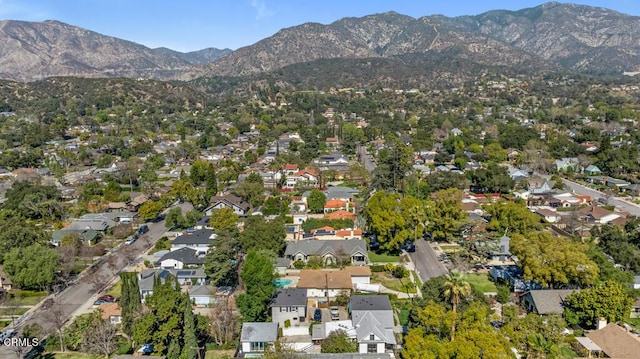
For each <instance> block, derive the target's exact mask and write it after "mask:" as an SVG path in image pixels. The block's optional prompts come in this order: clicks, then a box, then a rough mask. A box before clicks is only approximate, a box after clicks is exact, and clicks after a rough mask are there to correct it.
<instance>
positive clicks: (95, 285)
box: [89, 273, 106, 293]
mask: <svg viewBox="0 0 640 359" xmlns="http://www.w3.org/2000/svg"><path fill="white" fill-rule="evenodd" d="M89 284H90V285H91V291H93V292H95V293H97V292H98V291H100V289H102V287H103V286H104V285H105V284H106V283H105V280H104V277H103V276H102V275H101V274H99V273H95V274H92V275H91V277H90V278H89Z"/></svg>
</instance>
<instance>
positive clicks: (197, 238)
mask: <svg viewBox="0 0 640 359" xmlns="http://www.w3.org/2000/svg"><path fill="white" fill-rule="evenodd" d="M216 237H217V235H216V234H215V233H214V232H213V230H212V229H198V230H196V231H193V232H190V233H189V232H187V233H186V234H182V235H180V236H177V237H176V239H174V240H173V243H171V251H172V252H173V251H176V250H178V249H181V248H190V249H192V250H194V251H196V252H197V255H204V254H206V253H207V252H208V251H209V249H210V248H211V246H212V244H213V243H214V242H215V239H216Z"/></svg>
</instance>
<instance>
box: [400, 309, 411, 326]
mask: <svg viewBox="0 0 640 359" xmlns="http://www.w3.org/2000/svg"><path fill="white" fill-rule="evenodd" d="M398 320H399V321H400V325H407V324H408V323H409V309H407V308H402V309H400V313H399V314H398Z"/></svg>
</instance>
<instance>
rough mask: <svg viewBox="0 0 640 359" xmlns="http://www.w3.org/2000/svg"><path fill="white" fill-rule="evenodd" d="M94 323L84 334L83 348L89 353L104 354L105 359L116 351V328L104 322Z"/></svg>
mask: <svg viewBox="0 0 640 359" xmlns="http://www.w3.org/2000/svg"><path fill="white" fill-rule="evenodd" d="M98 320H99V322H97V323H94V325H92V326H90V327H89V328H87V331H86V332H85V334H84V341H83V344H82V346H83V348H84V350H86V351H87V352H89V353H95V354H104V357H105V358H108V357H109V354H111V353H113V351H114V350H115V349H116V337H117V334H118V330H117V329H116V327H115V326H114V325H113V324H111V323H109V322H107V321H104V320H100V318H98Z"/></svg>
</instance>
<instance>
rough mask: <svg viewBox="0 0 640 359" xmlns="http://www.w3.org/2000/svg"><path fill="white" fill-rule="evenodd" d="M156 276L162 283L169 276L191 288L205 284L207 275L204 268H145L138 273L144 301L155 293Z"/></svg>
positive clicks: (184, 286)
mask: <svg viewBox="0 0 640 359" xmlns="http://www.w3.org/2000/svg"><path fill="white" fill-rule="evenodd" d="M155 278H158V279H159V281H160V283H164V282H165V281H167V280H168V279H169V278H175V280H176V281H177V282H178V284H179V285H180V286H181V287H183V288H190V287H194V286H199V285H203V284H205V281H206V279H207V276H206V275H205V274H204V269H202V268H198V269H165V268H157V269H144V270H143V271H142V272H140V273H138V286H139V288H140V298H142V301H143V302H144V299H145V298H146V297H147V296H148V295H150V294H152V293H153V285H154V283H155Z"/></svg>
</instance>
